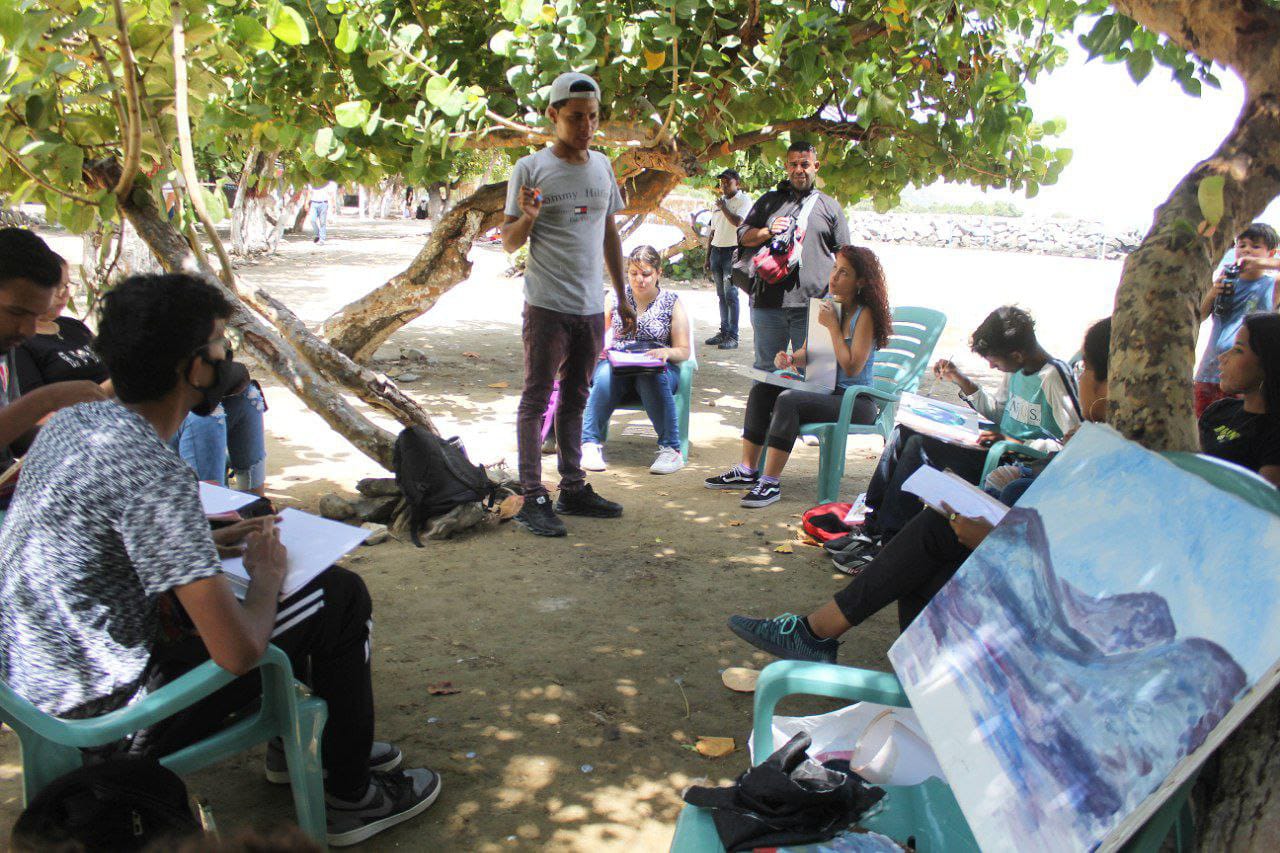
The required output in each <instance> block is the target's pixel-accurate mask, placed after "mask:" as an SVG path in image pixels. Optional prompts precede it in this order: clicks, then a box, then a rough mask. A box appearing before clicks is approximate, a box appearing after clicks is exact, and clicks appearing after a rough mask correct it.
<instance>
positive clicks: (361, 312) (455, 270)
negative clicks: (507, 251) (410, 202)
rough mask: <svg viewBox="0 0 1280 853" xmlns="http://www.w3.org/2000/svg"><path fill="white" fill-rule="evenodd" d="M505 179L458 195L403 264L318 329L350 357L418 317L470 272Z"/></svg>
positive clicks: (363, 355)
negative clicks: (474, 246)
mask: <svg viewBox="0 0 1280 853" xmlns="http://www.w3.org/2000/svg"><path fill="white" fill-rule="evenodd" d="M506 199H507V185H506V183H505V182H503V183H500V184H489V185H488V186H485V187H481V188H480V189H479V190H477V191H476V192H475V193H474V194H472V195H471V196H469V197H468V198H466V199H464V200H463V201H462V202H461V203H459V204H458V206H457V207H455V208H454V209H453V210H452V211H451V212H450V213H449V214H448V215H446V216H445V217H444V218H443V219H442V220H441V221H440V223H439V225H437V226H436V227H435V229H434V230H432V232H431V236H430V238H428V240H427V245H425V246H424V247H423V248H422V251H420V252H419V253H418V255H417V257H415V258H414V259H413V260H412V261H411V262H410V263H409V267H408V269H406V270H405V271H404V272H402V273H400V274H398V275H397V276H395V278H393V279H391V280H390V281H388V282H387V283H386V284H384V285H382V286H381V287H379V288H378V289H377V290H374V291H373V292H372V293H368V294H366V295H365V296H363V297H361V298H360V299H357V300H356V301H355V302H352V303H351V304H349V305H347V306H346V307H344V308H343V309H342V310H341V311H339V312H337V313H336V314H334V315H333V316H332V317H330V318H329V319H328V320H326V321H325V323H324V327H323V330H322V331H323V334H324V336H325V337H326V338H327V339H328V341H329V343H330V344H331V345H332V346H333V347H334V348H335V349H337V350H338V351H340V352H342V353H345V354H346V355H348V356H350V357H351V358H353V359H355V360H356V361H364V360H366V359H368V358H369V356H371V355H372V354H373V352H374V350H376V349H377V348H378V347H379V346H381V345H382V343H383V342H384V341H385V340H386V339H387V338H389V337H391V335H392V334H394V333H395V332H397V331H398V330H399V329H400V328H402V327H403V326H404V325H405V324H406V323H410V322H412V321H413V320H415V319H417V318H418V317H421V316H422V315H423V314H424V313H426V312H427V310H429V309H430V308H431V306H432V305H434V304H435V303H436V300H437V299H439V298H440V297H441V296H442V295H443V294H445V293H446V292H448V290H449V289H450V288H451V287H453V286H454V285H455V284H457V283H458V282H460V281H463V280H464V279H465V278H466V277H467V276H468V275H469V274H470V273H471V261H469V260H468V259H467V253H468V252H470V251H471V244H472V242H473V241H474V240H475V238H476V237H477V236H478V235H480V234H482V233H484V232H485V231H488V230H489V229H490V228H495V227H497V226H498V225H499V224H501V222H502V208H503V205H504V204H505V203H506Z"/></svg>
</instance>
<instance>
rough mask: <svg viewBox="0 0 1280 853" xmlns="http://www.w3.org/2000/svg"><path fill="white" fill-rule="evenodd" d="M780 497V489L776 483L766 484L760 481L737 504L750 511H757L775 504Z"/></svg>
mask: <svg viewBox="0 0 1280 853" xmlns="http://www.w3.org/2000/svg"><path fill="white" fill-rule="evenodd" d="M781 497H782V489H781V488H780V487H779V486H778V484H777V483H766V482H764V481H763V480H761V481H759V482H757V483H756V485H755V488H753V489H752V490H751V491H749V492H747V493H746V494H745V495H743V496H742V500H741V501H739V503H741V504H742V505H743V506H745V507H749V508H751V509H759V508H760V507H762V506H768V505H769V504H774V503H777V502H778V500H779V499H780V498H781Z"/></svg>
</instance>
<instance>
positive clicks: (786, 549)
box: [773, 545, 795, 554]
mask: <svg viewBox="0 0 1280 853" xmlns="http://www.w3.org/2000/svg"><path fill="white" fill-rule="evenodd" d="M773 553H775V554H794V553H795V549H793V548H792V547H791V546H790V545H779V546H778V547H777V548H774V549H773Z"/></svg>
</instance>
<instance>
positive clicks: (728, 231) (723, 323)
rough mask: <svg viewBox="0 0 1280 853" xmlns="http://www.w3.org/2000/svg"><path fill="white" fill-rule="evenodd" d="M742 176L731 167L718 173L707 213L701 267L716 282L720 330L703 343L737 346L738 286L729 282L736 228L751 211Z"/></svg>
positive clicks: (735, 247)
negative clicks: (717, 189) (717, 190)
mask: <svg viewBox="0 0 1280 853" xmlns="http://www.w3.org/2000/svg"><path fill="white" fill-rule="evenodd" d="M741 183H742V177H741V176H740V175H739V174H738V173H737V171H735V170H734V169H725V170H724V171H723V172H721V173H720V197H719V198H717V199H716V210H715V212H714V213H713V214H711V233H710V235H709V236H708V237H707V261H706V264H705V265H704V266H703V269H704V270H705V271H706V272H707V273H709V274H710V276H711V280H712V281H713V282H715V285H716V297H717V298H719V300H720V331H718V332H717V333H716V334H715V335H713V336H711V337H710V338H707V346H719V347H720V349H737V348H738V289H737V288H736V287H734V285H733V261H734V258H735V257H736V256H737V253H738V227H739V226H740V225H742V220H743V219H744V218H746V215H747V211H749V210H751V196H749V195H747V194H746V193H745V192H743V191H742V189H741Z"/></svg>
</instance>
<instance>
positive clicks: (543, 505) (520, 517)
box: [512, 495, 567, 536]
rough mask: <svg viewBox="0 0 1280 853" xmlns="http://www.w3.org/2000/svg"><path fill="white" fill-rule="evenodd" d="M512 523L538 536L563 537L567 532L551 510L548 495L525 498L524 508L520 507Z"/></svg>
mask: <svg viewBox="0 0 1280 853" xmlns="http://www.w3.org/2000/svg"><path fill="white" fill-rule="evenodd" d="M512 521H514V522H515V523H516V524H518V525H520V526H521V527H523V528H524V529H525V530H528V531H529V532H530V533H533V534H536V535H538V536H564V535H565V533H566V532H567V531H566V530H565V528H564V522H563V521H561V520H560V518H559V517H558V516H557V515H556V513H555V510H553V509H552V508H551V497H550V496H549V495H538V496H537V497H533V498H525V501H524V506H522V507H520V511H519V512H517V513H516V516H515V518H513V519H512Z"/></svg>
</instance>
